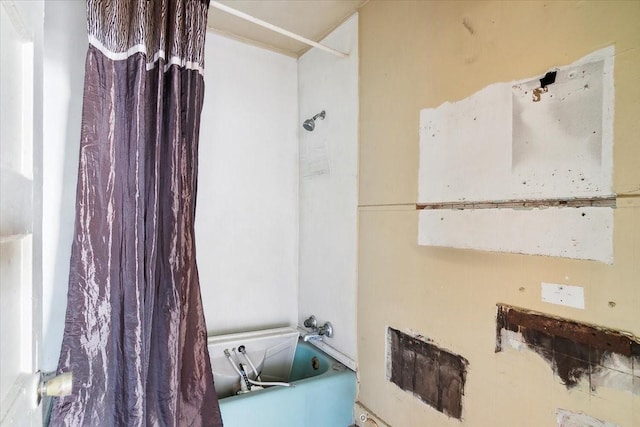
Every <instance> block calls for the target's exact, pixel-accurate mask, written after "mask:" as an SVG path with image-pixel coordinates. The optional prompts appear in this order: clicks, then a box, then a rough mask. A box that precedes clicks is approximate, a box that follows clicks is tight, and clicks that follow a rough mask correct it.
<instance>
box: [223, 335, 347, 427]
mask: <svg viewBox="0 0 640 427" xmlns="http://www.w3.org/2000/svg"><path fill="white" fill-rule="evenodd" d="M242 342H244V341H242ZM242 342H240V341H238V342H237V345H242ZM247 347H248V345H247ZM212 363H213V358H212ZM217 363H220V361H219V360H218V361H217ZM227 363H228V361H227ZM254 364H257V363H256V362H254ZM267 365H268V361H267V363H266V364H265V367H267ZM216 369H217V368H216V365H215V364H214V365H213V370H214V376H215V371H216ZM258 370H260V368H258ZM263 380H264V379H263ZM281 380H285V381H288V382H289V383H290V384H291V387H281V386H274V387H269V388H265V389H264V390H257V391H252V392H250V393H246V394H240V395H233V396H230V397H224V398H221V399H220V411H221V413H222V421H223V423H224V426H225V427H253V426H256V427H348V426H350V425H352V424H353V405H354V402H355V395H356V375H355V373H354V372H353V371H351V370H350V369H348V368H347V367H345V366H344V365H343V364H341V363H340V362H338V361H336V360H335V359H333V358H332V357H331V356H329V355H327V354H325V353H323V352H322V351H321V350H319V349H317V348H316V347H314V346H313V345H311V344H309V343H306V342H303V341H302V340H299V341H298V342H297V346H295V353H294V356H293V363H292V364H291V367H290V370H289V376H288V378H282V379H281Z"/></svg>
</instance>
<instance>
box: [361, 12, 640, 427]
mask: <svg viewBox="0 0 640 427" xmlns="http://www.w3.org/2000/svg"><path fill="white" fill-rule="evenodd" d="M639 22H640V2H638V1H628V2H595V1H586V2H516V1H513V2H507V1H505V2H483V1H471V2H446V1H436V2H429V1H379V0H372V1H371V2H369V3H368V4H367V5H366V6H365V7H363V8H362V9H361V11H360V61H361V62H360V200H359V204H360V207H359V234H360V237H359V239H360V240H359V265H358V268H359V281H358V282H359V290H358V355H359V356H358V363H359V373H360V393H359V400H360V401H361V402H362V403H363V404H364V405H366V406H367V407H368V408H369V409H371V410H372V411H373V412H375V413H377V414H378V415H380V416H381V417H382V418H383V419H385V420H386V421H387V422H389V423H390V424H391V425H393V426H396V427H405V426H407V427H414V426H430V425H431V426H447V425H460V422H459V421H458V420H454V419H450V418H448V417H446V416H445V415H443V414H440V413H439V412H437V411H436V410H434V409H432V408H431V407H429V406H427V405H425V404H423V403H422V402H420V401H419V400H417V399H416V398H414V397H413V396H411V395H410V394H409V393H407V392H404V391H401V390H400V389H399V388H398V387H396V386H395V385H393V384H392V383H390V382H389V381H387V380H386V376H385V366H386V361H385V331H386V328H387V326H392V327H395V328H397V329H400V330H404V331H409V330H411V331H415V332H417V333H420V334H423V335H425V336H427V337H429V338H430V339H433V340H434V341H435V342H436V343H437V344H438V345H440V346H441V347H444V348H447V349H448V350H451V351H453V352H455V353H458V354H460V355H462V356H464V357H465V358H467V359H468V360H469V363H470V366H469V371H468V376H467V383H466V387H465V396H464V403H463V422H462V424H463V425H465V426H478V427H484V426H516V425H517V426H536V427H538V426H553V425H556V421H555V413H556V409H557V408H563V409H568V410H573V411H583V412H585V413H587V414H589V415H591V416H593V417H595V418H599V419H603V420H607V421H610V422H613V423H616V424H619V425H620V426H628V427H631V426H640V395H639V394H632V393H631V392H629V391H622V390H617V389H612V388H606V387H600V388H598V389H597V390H596V391H595V392H590V390H589V389H588V387H587V386H583V385H580V386H578V387H576V388H575V389H572V390H571V391H567V389H566V388H565V387H564V386H563V385H562V384H561V383H560V380H559V379H558V378H557V377H554V375H553V373H552V370H551V368H550V366H549V365H548V364H547V363H546V362H545V361H544V360H543V359H542V358H541V357H539V356H538V355H536V354H535V353H533V352H530V351H521V352H516V351H504V352H501V353H494V346H495V314H496V303H498V302H502V303H507V304H512V305H515V306H519V307H524V308H529V309H533V310H538V311H542V312H545V313H549V314H552V315H559V316H563V317H567V318H571V319H576V320H579V321H584V322H588V323H592V324H597V325H601V326H606V327H610V328H615V329H620V330H623V331H628V332H631V333H633V334H635V335H636V336H640V119H639V118H640V25H638V23H639ZM611 44H614V45H615V49H616V59H615V65H614V67H615V77H614V83H615V89H616V90H615V98H616V101H615V128H614V191H615V192H616V193H617V194H618V196H619V197H618V200H617V203H618V208H617V209H616V211H615V227H614V264H613V265H606V264H603V263H599V262H593V261H578V260H569V259H560V258H549V257H541V256H527V255H516V254H499V253H492V252H481V251H467V250H457V249H446V248H432V247H420V246H418V245H417V243H416V241H417V224H418V216H417V213H416V211H415V202H416V198H417V192H418V191H417V186H418V182H417V176H418V126H419V111H420V109H423V108H427V107H436V106H438V105H440V104H441V103H443V102H445V101H456V100H460V99H463V98H465V97H467V96H469V95H471V94H473V93H474V92H476V91H478V90H480V89H482V88H483V87H485V86H487V85H489V84H491V83H495V82H503V81H512V80H518V79H524V78H529V77H532V76H536V75H542V74H544V72H546V71H547V70H549V69H550V68H552V67H554V66H562V65H567V64H570V63H572V62H573V61H575V60H577V59H579V58H581V57H583V56H585V55H586V54H588V53H591V52H592V51H595V50H596V49H599V48H602V47H606V46H609V45H611ZM513 238H518V236H517V235H514V236H513ZM541 282H552V283H566V284H570V285H577V286H583V287H584V289H585V302H586V308H585V309H584V310H578V309H571V308H566V307H561V306H557V305H550V304H547V303H543V302H541V300H540V283H541ZM610 302H613V303H615V306H613V307H611V305H613V304H610ZM636 386H637V387H640V385H636Z"/></svg>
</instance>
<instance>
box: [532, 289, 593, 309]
mask: <svg viewBox="0 0 640 427" xmlns="http://www.w3.org/2000/svg"><path fill="white" fill-rule="evenodd" d="M540 288H541V295H542V301H544V302H548V303H550V304H557V305H565V306H567V307H573V308H580V309H583V310H584V288H583V287H582V286H570V285H560V284H556V283H541V284H540Z"/></svg>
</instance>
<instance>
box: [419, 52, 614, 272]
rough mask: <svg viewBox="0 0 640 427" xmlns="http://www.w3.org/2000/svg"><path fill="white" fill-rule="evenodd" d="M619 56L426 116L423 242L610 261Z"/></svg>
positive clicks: (594, 57)
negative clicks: (615, 87)
mask: <svg viewBox="0 0 640 427" xmlns="http://www.w3.org/2000/svg"><path fill="white" fill-rule="evenodd" d="M613 57H614V49H613V47H608V48H605V49H601V50H598V51H596V52H594V53H592V54H590V55H588V56H586V57H584V58H582V59H580V60H579V61H576V62H575V63H573V64H571V65H568V66H563V67H556V68H553V69H550V70H546V71H544V72H543V73H541V74H540V75H539V76H536V77H535V78H529V79H525V80H522V81H517V82H508V83H496V84H492V85H490V86H487V87H486V88H484V89H482V90H480V91H479V92H477V93H475V94H473V95H471V96H470V97H468V98H465V99H463V100H460V101H457V102H453V103H451V102H447V103H445V104H442V105H440V106H439V107H436V108H429V109H424V110H422V111H421V112H420V169H419V186H418V188H419V195H418V208H419V209H422V210H421V212H420V215H419V218H420V219H419V235H418V243H419V244H421V245H428V246H448V247H457V248H467V249H480V250H491V251H501V252H515V253H524V254H536V255H549V256H560V257H567V258H577V259H590V260H598V261H602V262H606V263H612V262H613V238H612V236H613V208H614V207H615V195H614V194H613V192H612V188H611V183H612V147H613V106H614V91H613ZM594 243H595V245H594Z"/></svg>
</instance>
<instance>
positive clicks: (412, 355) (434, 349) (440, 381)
mask: <svg viewBox="0 0 640 427" xmlns="http://www.w3.org/2000/svg"><path fill="white" fill-rule="evenodd" d="M387 333H388V339H389V354H388V359H389V360H388V361H389V363H390V369H389V371H390V376H389V380H390V381H391V382H393V383H394V384H396V385H397V386H398V387H400V388H401V389H403V390H406V391H408V392H411V393H413V395H414V396H416V397H418V398H419V399H420V400H422V401H423V402H425V403H426V404H428V405H430V406H432V407H433V408H435V409H437V410H438V411H440V412H442V413H444V414H446V415H448V416H450V417H454V418H458V419H461V418H462V396H463V395H464V383H465V379H466V376H467V367H468V366H469V362H468V361H467V359H465V358H464V357H462V356H459V355H457V354H454V353H451V352H450V351H447V350H445V349H442V348H440V347H438V346H436V345H435V344H433V343H430V342H427V341H425V340H423V339H421V338H418V337H413V336H410V335H407V334H405V333H403V332H400V331H398V330H396V329H393V328H388V331H387Z"/></svg>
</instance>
